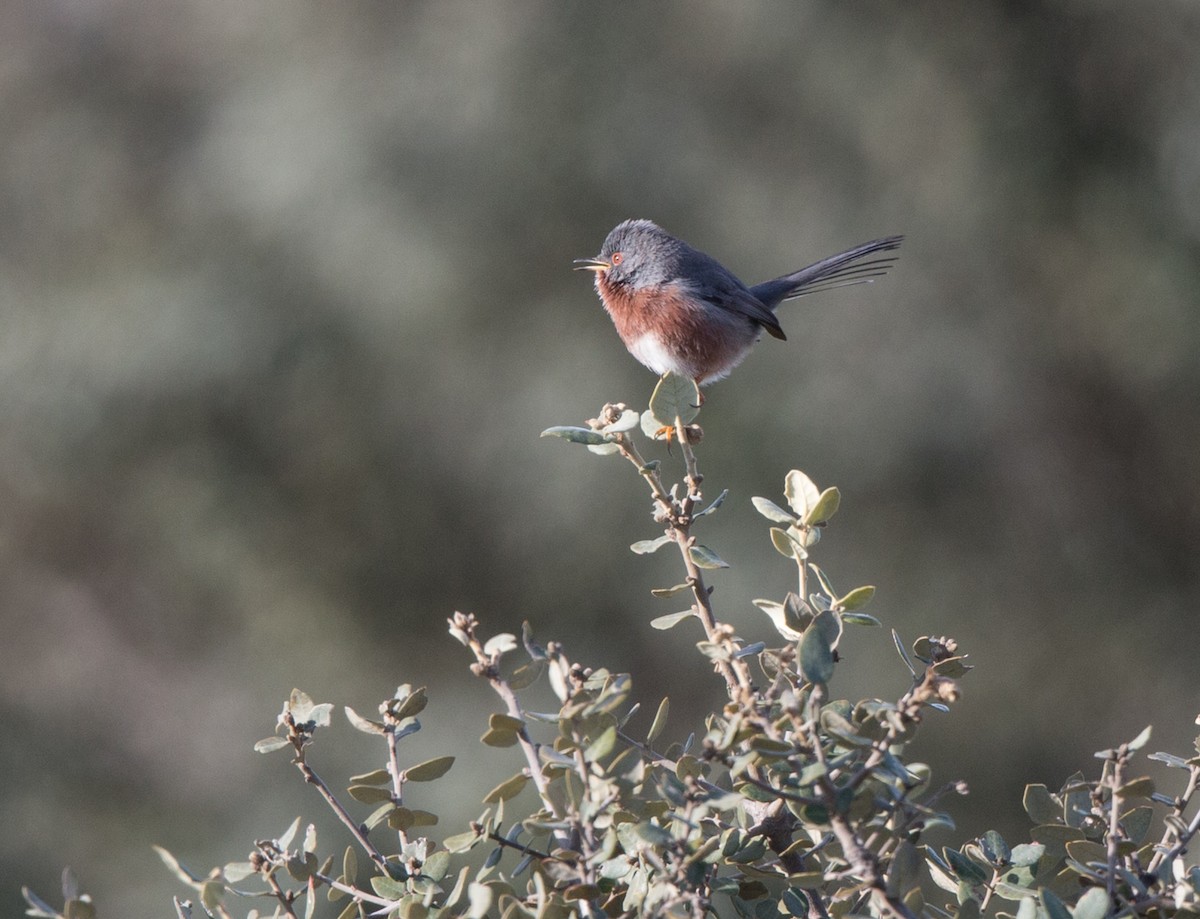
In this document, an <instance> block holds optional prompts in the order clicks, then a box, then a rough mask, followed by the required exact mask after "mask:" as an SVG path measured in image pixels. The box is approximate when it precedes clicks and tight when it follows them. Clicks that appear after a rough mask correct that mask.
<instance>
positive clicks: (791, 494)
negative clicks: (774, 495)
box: [783, 469, 821, 518]
mask: <svg viewBox="0 0 1200 919" xmlns="http://www.w3.org/2000/svg"><path fill="white" fill-rule="evenodd" d="M783 494H784V496H785V497H786V498H787V502H788V506H789V507H790V508H791V509H792V510H794V511H795V512H796V516H798V517H800V518H804V517H805V516H807V515H808V512H809V511H810V510H811V509H812V508H813V507H814V506H815V505H816V503H817V501H818V500H819V499H820V497H821V493H820V492H819V491H818V490H817V486H816V485H815V484H814V483H813V480H812V479H810V478H809V477H808V476H806V475H805V474H804V473H803V472H801V471H800V470H799V469H793V470H792V471H791V472H789V473H788V474H787V476H785V477H784V480H783Z"/></svg>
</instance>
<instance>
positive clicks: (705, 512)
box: [692, 488, 729, 517]
mask: <svg viewBox="0 0 1200 919" xmlns="http://www.w3.org/2000/svg"><path fill="white" fill-rule="evenodd" d="M728 497H729V489H728V488H726V489H725V490H724V491H723V492H721V493H720V494H719V495H717V497H716V498H715V499H714V500H713V503H712V504H710V505H709V506H708V507H706V508H705V509H704V510H702V511H700V512H699V513H698V514H693V515H692V516H693V517H707V516H708V515H709V514H711V513H712V512H713V511H715V510H716V509H717V508H718V507H720V506H721V505H722V504H724V503H725V499H726V498H728Z"/></svg>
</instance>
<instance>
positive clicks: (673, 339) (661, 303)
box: [596, 275, 758, 381]
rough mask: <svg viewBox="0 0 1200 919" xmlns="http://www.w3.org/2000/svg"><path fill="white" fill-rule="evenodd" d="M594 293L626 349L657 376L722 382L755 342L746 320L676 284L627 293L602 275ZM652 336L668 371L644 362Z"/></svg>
mask: <svg viewBox="0 0 1200 919" xmlns="http://www.w3.org/2000/svg"><path fill="white" fill-rule="evenodd" d="M596 280H597V289H598V290H599V292H600V297H601V299H602V300H603V301H604V306H605V308H606V309H607V310H608V313H609V315H610V316H612V319H613V324H614V325H615V326H616V327H617V333H618V334H619V335H620V336H621V340H622V341H623V342H624V343H625V346H626V347H627V348H629V349H630V350H631V351H632V352H633V353H634V356H636V357H637V358H638V359H639V360H641V361H642V362H643V363H646V364H647V366H650V367H651V369H653V370H656V371H657V372H660V373H661V372H663V370H664V369H666V370H671V371H672V372H674V373H679V374H682V375H685V376H690V377H692V378H693V379H697V380H700V381H703V380H706V379H709V378H713V377H718V376H723V375H724V374H726V373H728V372H729V370H730V369H731V368H732V367H733V365H735V364H736V363H737V362H738V360H740V358H741V357H742V355H743V354H744V352H745V349H746V348H747V347H748V346H749V345H750V343H751V342H753V341H754V339H755V338H757V337H758V330H757V328H756V327H755V326H754V324H753V323H751V322H749V321H748V320H747V319H745V317H742V316H738V315H736V314H734V313H731V312H729V311H726V310H720V309H717V308H715V307H712V306H710V305H709V304H706V303H703V302H697V301H695V300H694V299H693V298H691V297H690V296H689V295H688V294H687V293H686V292H685V291H684V290H681V289H680V288H679V286H678V285H675V284H662V285H655V286H652V287H643V288H640V289H636V290H630V289H629V288H628V287H625V286H623V285H619V284H612V283H610V282H609V281H608V279H607V278H606V277H604V276H603V275H602V276H600V277H598V278H597V279H596ZM646 335H652V336H653V338H654V340H655V341H656V342H657V344H658V349H657V351H658V352H659V353H660V354H662V355H666V356H669V358H670V361H671V364H672V366H669V367H655V366H653V365H652V364H651V363H650V362H648V361H647V360H646V358H645V357H644V356H643V355H644V354H645V344H644V338H645V336H646Z"/></svg>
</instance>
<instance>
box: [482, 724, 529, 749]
mask: <svg viewBox="0 0 1200 919" xmlns="http://www.w3.org/2000/svg"><path fill="white" fill-rule="evenodd" d="M519 739H520V738H519V737H518V735H517V732H516V731H514V730H512V729H511V728H488V729H487V730H486V731H484V732H483V736H482V737H480V738H479V740H480V742H481V743H485V744H487V745H488V746H489V747H512V746H515V745H516V743H517V741H518V740H519Z"/></svg>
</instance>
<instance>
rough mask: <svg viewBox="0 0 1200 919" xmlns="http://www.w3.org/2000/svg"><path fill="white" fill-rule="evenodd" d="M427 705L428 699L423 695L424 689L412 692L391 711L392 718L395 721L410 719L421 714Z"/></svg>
mask: <svg viewBox="0 0 1200 919" xmlns="http://www.w3.org/2000/svg"><path fill="white" fill-rule="evenodd" d="M428 704H429V697H428V696H427V695H426V694H425V687H424V686H422V687H421V688H420V689H416V690H413V691H412V692H410V693H409V694H408V695H407V696H405V697H404V701H403V702H401V703H400V704H399V705H398V706H397V707H396V708H395V709H394V710H393V711H392V716H393V717H394V718H395V719H396V720H397V721H403V720H404V719H405V718H412V717H414V716H415V715H419V714H421V712H423V711H424V710H425V706H426V705H428Z"/></svg>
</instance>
